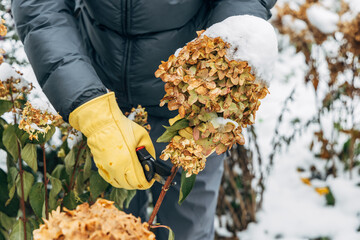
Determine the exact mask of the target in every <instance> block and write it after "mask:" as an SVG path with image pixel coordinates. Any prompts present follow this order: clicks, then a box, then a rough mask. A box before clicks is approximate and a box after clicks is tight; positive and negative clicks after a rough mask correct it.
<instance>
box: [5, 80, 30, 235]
mask: <svg viewBox="0 0 360 240" xmlns="http://www.w3.org/2000/svg"><path fill="white" fill-rule="evenodd" d="M9 89H10V96H11V102H12V105H13V108H12V109H13V113H14V124H16V122H17V119H16V106H15V100H14V98H13V93H12V85H11V82H10V88H9ZM16 143H17V149H18V153H19V156H18V161H19V175H20V188H21V198H20V207H21V211H22V214H23V215H22V217H21V220H22V222H23V226H24V240H26V239H27V234H26V209H25V193H24V177H23V173H24V170H23V168H22V160H21V146H20V143H19V141H16Z"/></svg>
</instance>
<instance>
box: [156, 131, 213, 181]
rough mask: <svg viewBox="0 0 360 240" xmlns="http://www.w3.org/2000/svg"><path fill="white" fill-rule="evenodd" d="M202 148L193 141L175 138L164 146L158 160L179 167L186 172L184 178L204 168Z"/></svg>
mask: <svg viewBox="0 0 360 240" xmlns="http://www.w3.org/2000/svg"><path fill="white" fill-rule="evenodd" d="M202 151H203V148H202V147H201V146H200V145H199V144H196V143H195V141H194V139H187V138H184V137H180V136H175V137H174V138H173V139H172V140H171V142H170V143H169V144H168V145H167V146H166V148H165V149H164V151H163V152H162V154H161V156H160V158H161V159H163V160H165V161H166V160H168V159H170V160H171V162H172V164H174V165H176V166H180V167H182V168H183V170H185V171H186V173H187V174H186V177H189V176H191V175H192V174H198V173H199V172H200V171H202V170H203V169H204V168H205V163H206V157H205V155H204V154H203V153H202Z"/></svg>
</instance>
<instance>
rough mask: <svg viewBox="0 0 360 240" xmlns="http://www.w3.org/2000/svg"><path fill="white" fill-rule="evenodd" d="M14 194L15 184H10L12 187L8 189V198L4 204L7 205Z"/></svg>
mask: <svg viewBox="0 0 360 240" xmlns="http://www.w3.org/2000/svg"><path fill="white" fill-rule="evenodd" d="M14 194H15V184H14V185H12V187H11V188H10V190H9V199H8V200H7V201H6V203H5V206H8V205H9V204H10V202H11V200H12V199H13V197H14Z"/></svg>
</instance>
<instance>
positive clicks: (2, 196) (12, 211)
mask: <svg viewBox="0 0 360 240" xmlns="http://www.w3.org/2000/svg"><path fill="white" fill-rule="evenodd" d="M15 170H16V169H15ZM16 174H17V173H16ZM15 177H16V176H15ZM13 185H14V184H13ZM14 186H15V185H14ZM9 187H10V188H11V185H8V175H7V174H6V173H5V172H4V170H3V169H1V168H0V212H3V213H5V214H6V215H8V216H10V217H15V216H16V215H17V212H18V207H19V201H18V199H17V198H16V199H14V201H11V200H10V201H11V204H10V205H6V206H5V203H6V202H7V201H8V199H9ZM14 193H15V188H14ZM10 201H9V203H10Z"/></svg>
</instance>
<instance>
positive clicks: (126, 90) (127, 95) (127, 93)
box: [120, 0, 132, 105]
mask: <svg viewBox="0 0 360 240" xmlns="http://www.w3.org/2000/svg"><path fill="white" fill-rule="evenodd" d="M120 1H122V2H123V4H122V5H123V16H124V17H123V23H122V32H123V35H124V38H125V47H124V58H123V67H122V69H123V71H122V79H123V82H124V85H123V86H124V94H125V99H126V100H127V103H129V104H130V105H132V101H131V95H130V88H129V83H128V77H127V74H126V73H127V66H128V64H129V58H130V56H129V55H130V48H131V41H130V39H129V35H128V32H127V25H128V17H129V16H128V15H129V14H128V8H129V0H120Z"/></svg>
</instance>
